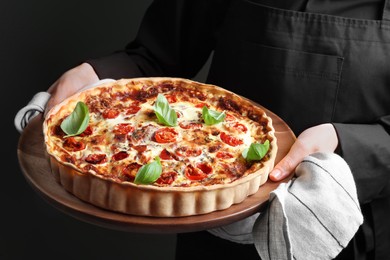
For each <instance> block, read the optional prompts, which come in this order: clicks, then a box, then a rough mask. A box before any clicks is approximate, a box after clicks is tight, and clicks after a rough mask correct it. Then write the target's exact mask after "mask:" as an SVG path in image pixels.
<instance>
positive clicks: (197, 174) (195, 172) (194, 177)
mask: <svg viewBox="0 0 390 260" xmlns="http://www.w3.org/2000/svg"><path fill="white" fill-rule="evenodd" d="M184 175H185V176H186V177H187V179H189V180H191V181H199V180H203V179H204V178H206V177H207V174H206V173H204V172H202V170H201V169H199V168H196V167H194V166H192V165H188V166H187V167H186V168H185V169H184Z"/></svg>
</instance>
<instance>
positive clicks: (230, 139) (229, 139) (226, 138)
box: [219, 132, 244, 146]
mask: <svg viewBox="0 0 390 260" xmlns="http://www.w3.org/2000/svg"><path fill="white" fill-rule="evenodd" d="M219 137H220V138H221V140H222V142H224V143H225V144H228V145H230V146H238V145H241V144H243V143H244V142H243V141H242V140H241V139H238V138H236V137H234V136H231V135H228V134H226V133H225V132H221V133H220V135H219Z"/></svg>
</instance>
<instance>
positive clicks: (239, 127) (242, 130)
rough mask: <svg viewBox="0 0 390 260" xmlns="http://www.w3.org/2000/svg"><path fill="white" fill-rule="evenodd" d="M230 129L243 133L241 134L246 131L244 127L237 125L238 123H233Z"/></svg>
mask: <svg viewBox="0 0 390 260" xmlns="http://www.w3.org/2000/svg"><path fill="white" fill-rule="evenodd" d="M232 127H233V128H234V129H236V130H238V131H240V132H243V133H246V131H248V128H247V127H246V126H245V125H243V124H241V123H238V122H237V123H235V124H234V125H233V126H232Z"/></svg>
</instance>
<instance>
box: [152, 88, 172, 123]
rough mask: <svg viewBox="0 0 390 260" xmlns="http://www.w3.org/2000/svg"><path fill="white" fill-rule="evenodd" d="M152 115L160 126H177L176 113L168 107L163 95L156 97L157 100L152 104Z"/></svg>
mask: <svg viewBox="0 0 390 260" xmlns="http://www.w3.org/2000/svg"><path fill="white" fill-rule="evenodd" d="M154 113H155V114H156V116H157V119H158V121H159V122H160V123H161V124H164V125H166V126H176V125H177V114H176V111H175V110H174V109H172V108H171V107H170V106H169V102H168V100H167V99H166V97H165V96H164V95H163V94H158V95H157V100H156V103H155V104H154Z"/></svg>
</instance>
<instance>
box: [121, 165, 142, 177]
mask: <svg viewBox="0 0 390 260" xmlns="http://www.w3.org/2000/svg"><path fill="white" fill-rule="evenodd" d="M141 167H142V165H141V164H138V163H136V162H133V163H130V164H128V165H126V166H125V167H123V169H122V176H123V177H124V178H125V180H128V181H133V180H134V179H135V175H136V174H137V172H138V170H139V168H141Z"/></svg>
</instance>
